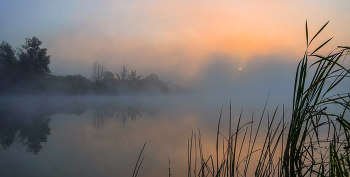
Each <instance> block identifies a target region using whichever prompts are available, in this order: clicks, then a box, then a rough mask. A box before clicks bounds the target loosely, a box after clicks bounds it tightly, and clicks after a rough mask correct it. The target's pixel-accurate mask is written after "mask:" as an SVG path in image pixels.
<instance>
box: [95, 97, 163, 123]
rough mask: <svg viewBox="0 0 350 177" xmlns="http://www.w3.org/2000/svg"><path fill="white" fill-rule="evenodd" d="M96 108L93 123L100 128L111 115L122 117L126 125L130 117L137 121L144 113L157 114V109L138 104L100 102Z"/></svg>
mask: <svg viewBox="0 0 350 177" xmlns="http://www.w3.org/2000/svg"><path fill="white" fill-rule="evenodd" d="M95 109H96V110H95V111H94V112H93V115H94V121H93V124H94V127H95V128H96V129H98V128H100V127H101V126H102V124H104V123H106V119H109V118H111V117H115V118H117V119H119V118H120V119H121V120H122V122H123V125H125V124H126V122H127V120H128V119H131V120H132V121H135V120H136V118H137V117H142V115H150V116H155V115H156V114H157V111H156V110H155V109H153V108H151V107H145V106H144V105H138V104H132V105H119V104H116V103H112V104H98V105H97V106H96V107H95Z"/></svg>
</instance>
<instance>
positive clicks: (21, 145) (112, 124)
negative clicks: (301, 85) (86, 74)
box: [0, 94, 267, 176]
mask: <svg viewBox="0 0 350 177" xmlns="http://www.w3.org/2000/svg"><path fill="white" fill-rule="evenodd" d="M266 97H267V96H266ZM195 98H198V99H195ZM0 103H1V114H2V117H1V122H2V123H1V125H2V128H1V145H2V146H3V147H2V148H1V150H0V154H1V157H2V159H6V160H3V161H1V162H0V163H1V165H0V166H1V167H0V168H1V169H0V170H1V171H2V172H3V174H5V176H12V175H14V176H22V175H29V176H31V175H32V176H48V175H53V176H130V175H131V174H132V171H133V168H134V165H135V163H136V160H137V156H138V154H139V152H140V150H141V148H142V146H143V144H144V143H145V142H147V145H146V148H145V150H144V155H145V159H144V162H143V164H142V167H141V169H140V174H139V176H159V175H167V173H168V168H171V170H172V171H171V173H172V174H173V175H176V176H185V175H186V173H187V170H186V168H187V167H186V166H187V140H188V138H189V137H190V136H191V132H192V131H194V132H196V133H198V132H197V131H198V129H200V131H201V136H202V139H203V141H204V145H203V148H204V151H206V154H208V155H209V154H212V153H213V152H214V151H213V148H214V147H215V136H216V128H217V122H218V117H219V113H220V109H221V103H219V101H217V100H216V99H207V97H205V96H204V97H203V98H200V97H199V94H197V95H196V94H193V95H178V96H120V97H103V96H90V97H87V96H86V97H82V96H70V97H69V96H68V97H55V96H51V97H48V96H46V97H44V96H42V97H40V96H24V97H1V102H0ZM263 104H264V102H262V103H261V105H260V106H261V107H260V108H259V109H257V110H256V113H257V114H259V113H261V111H262V109H263ZM243 105H244V104H242V105H235V103H234V102H233V106H232V111H233V113H232V116H233V118H234V122H236V118H237V117H238V116H239V113H240V109H241V108H240V106H243ZM249 111H250V110H249ZM228 112H229V102H228V101H227V102H226V103H225V104H224V106H223V117H224V118H223V121H224V122H227V121H228V116H229V115H228ZM243 117H244V121H245V122H248V121H249V120H250V119H251V112H248V111H245V110H244V112H243ZM222 129H223V131H224V130H225V129H227V123H224V124H223V125H222ZM11 136H15V137H17V138H15V137H12V138H14V139H12V143H10V142H11ZM168 159H170V162H171V163H170V165H168V163H169V162H168Z"/></svg>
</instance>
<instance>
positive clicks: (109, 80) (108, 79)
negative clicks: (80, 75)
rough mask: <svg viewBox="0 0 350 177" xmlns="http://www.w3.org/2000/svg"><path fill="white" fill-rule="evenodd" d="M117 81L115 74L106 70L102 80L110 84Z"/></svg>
mask: <svg viewBox="0 0 350 177" xmlns="http://www.w3.org/2000/svg"><path fill="white" fill-rule="evenodd" d="M114 81H115V78H114V74H113V73H112V72H110V71H106V72H105V75H104V77H103V79H102V82H103V83H105V84H108V85H112V84H113V83H114Z"/></svg>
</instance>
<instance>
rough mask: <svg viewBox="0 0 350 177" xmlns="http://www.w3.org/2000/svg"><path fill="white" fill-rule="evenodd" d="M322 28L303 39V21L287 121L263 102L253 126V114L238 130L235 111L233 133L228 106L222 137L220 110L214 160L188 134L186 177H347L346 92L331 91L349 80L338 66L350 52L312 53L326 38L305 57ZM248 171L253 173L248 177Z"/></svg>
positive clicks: (349, 129)
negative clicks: (302, 49)
mask: <svg viewBox="0 0 350 177" xmlns="http://www.w3.org/2000/svg"><path fill="white" fill-rule="evenodd" d="M327 25H328V22H327V23H326V24H325V25H323V26H322V28H321V29H320V30H319V31H318V32H317V33H316V34H315V35H314V36H313V37H312V38H311V40H309V34H308V26H307V22H306V51H305V53H304V56H303V58H302V60H301V61H300V62H299V64H298V66H297V70H296V75H295V82H294V93H293V105H292V116H291V120H290V122H289V123H287V122H286V118H285V114H286V109H285V107H284V106H283V108H282V117H281V118H279V119H278V118H277V112H278V110H279V108H278V107H277V108H276V109H275V110H274V112H273V114H272V115H270V113H269V111H268V110H267V109H266V105H267V102H268V99H267V101H266V103H265V106H264V109H263V112H262V114H261V116H260V119H259V120H258V125H257V127H254V124H253V122H254V112H253V114H252V119H251V121H249V122H247V123H244V124H243V125H241V121H242V120H241V118H242V112H241V114H240V116H239V117H238V123H237V126H236V128H235V130H233V129H234V128H233V126H232V113H231V103H230V114H229V132H228V134H227V135H226V136H225V135H224V134H223V133H222V132H221V130H220V126H221V118H222V108H221V112H220V115H219V122H218V128H217V132H216V143H215V146H216V147H215V149H216V150H215V155H209V156H208V157H204V155H203V154H204V152H203V146H202V138H201V134H200V130H199V132H198V135H197V134H196V133H194V132H193V131H192V135H191V138H189V139H188V176H189V177H191V176H199V177H206V176H212V177H234V176H237V177H241V176H252V175H254V176H257V177H265V176H266V177H267V176H268V177H270V176H278V177H296V176H299V177H301V176H345V177H349V176H350V155H349V149H350V123H349V117H346V115H347V114H346V112H347V111H349V109H350V93H349V92H346V93H336V92H335V88H337V86H338V85H339V84H340V83H342V82H344V81H345V79H347V78H349V74H350V70H349V69H347V68H345V66H344V65H343V64H342V61H344V60H345V59H346V57H347V56H348V55H349V52H350V47H344V46H338V47H337V48H336V49H335V50H334V51H332V52H330V53H329V54H328V55H327V56H323V55H319V54H317V53H316V52H317V51H319V50H320V49H321V48H323V47H324V46H325V45H326V44H327V43H328V42H329V41H330V40H331V39H332V38H330V39H328V40H327V41H325V42H324V43H322V44H321V45H320V46H318V47H317V48H316V49H315V50H312V52H309V48H310V46H311V44H312V42H313V41H314V39H315V38H316V37H317V36H318V35H319V34H320V33H321V32H322V31H323V29H324V28H325V27H326V26H327ZM312 61H314V62H312ZM310 62H311V64H309V63H310ZM328 83H330V84H328ZM334 92H335V93H334ZM334 106H340V107H341V108H342V109H343V111H342V112H340V113H337V112H335V111H334V110H332V109H331V108H332V107H334ZM264 117H267V122H268V124H267V131H266V135H265V136H264V138H265V139H264V141H263V144H262V146H259V147H256V143H257V138H258V136H261V134H262V133H261V132H259V131H260V128H261V126H262V120H263V119H264ZM238 139H240V140H241V142H240V141H238ZM221 140H222V145H220V144H221V143H219V142H221ZM220 146H221V147H222V152H220V151H221V149H219V148H220ZM143 149H144V147H143V148H142V151H143ZM243 149H245V150H246V152H245V153H244V154H243V151H242V150H243ZM142 151H141V153H140V156H141V154H142ZM198 153H199V154H198ZM140 156H139V158H138V160H137V163H136V166H135V170H134V174H133V176H137V172H138V170H139V168H140V165H141V163H142V160H141V163H140V164H139V159H140ZM252 157H254V158H255V157H258V159H259V160H258V162H257V164H254V162H252ZM198 161H199V164H197V162H198ZM215 161H216V162H215ZM252 171H254V174H250V172H252ZM169 175H170V173H169Z"/></svg>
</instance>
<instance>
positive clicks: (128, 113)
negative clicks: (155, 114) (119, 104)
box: [116, 107, 142, 125]
mask: <svg viewBox="0 0 350 177" xmlns="http://www.w3.org/2000/svg"><path fill="white" fill-rule="evenodd" d="M137 116H140V117H142V114H141V110H139V109H137V108H135V107H128V108H126V109H120V110H117V115H116V118H121V119H122V121H123V124H124V125H125V123H126V121H127V120H128V118H130V119H131V120H136V117H137Z"/></svg>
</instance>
